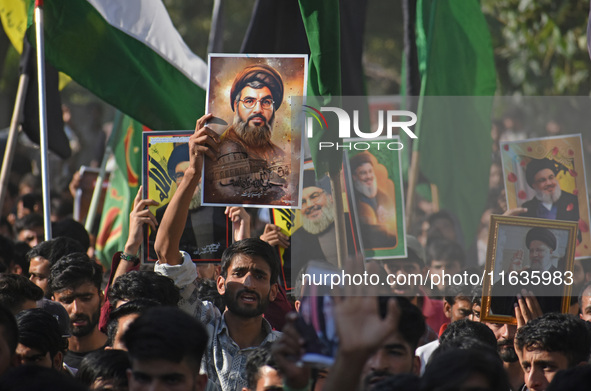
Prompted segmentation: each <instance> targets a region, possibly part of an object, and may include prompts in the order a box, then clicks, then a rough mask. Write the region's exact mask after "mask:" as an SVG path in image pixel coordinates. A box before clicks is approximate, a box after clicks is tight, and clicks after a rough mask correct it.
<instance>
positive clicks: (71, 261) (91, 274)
mask: <svg viewBox="0 0 591 391" xmlns="http://www.w3.org/2000/svg"><path fill="white" fill-rule="evenodd" d="M102 280H103V269H102V268H101V266H99V265H98V264H97V263H96V262H94V261H92V260H91V259H90V258H88V256H87V255H86V254H84V253H73V254H69V255H66V256H65V257H62V258H61V259H60V260H59V261H57V262H56V264H55V265H53V266H52V267H51V273H50V276H49V288H50V289H51V291H52V292H59V291H61V290H64V289H76V288H77V287H79V286H80V285H82V284H84V283H86V282H90V283H92V284H93V285H94V286H95V287H97V289H99V290H100V289H101V283H102Z"/></svg>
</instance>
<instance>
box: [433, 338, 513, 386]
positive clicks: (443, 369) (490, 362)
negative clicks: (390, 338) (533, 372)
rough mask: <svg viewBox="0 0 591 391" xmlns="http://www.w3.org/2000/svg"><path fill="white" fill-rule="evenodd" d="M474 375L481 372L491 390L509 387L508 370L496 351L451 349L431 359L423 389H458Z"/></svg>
mask: <svg viewBox="0 0 591 391" xmlns="http://www.w3.org/2000/svg"><path fill="white" fill-rule="evenodd" d="M474 374H480V375H482V376H483V377H484V378H485V379H486V380H487V381H488V383H489V384H490V388H487V390H490V391H506V390H509V389H510V385H509V379H508V378H507V373H506V372H505V370H504V368H503V362H502V361H501V359H500V358H499V355H498V354H497V352H496V350H494V351H489V350H484V351H480V350H472V349H469V350H463V349H457V348H456V349H450V350H448V351H446V352H443V353H441V354H438V355H436V356H435V357H433V358H432V360H430V361H429V363H428V364H427V366H426V368H425V373H424V374H423V376H422V378H421V391H435V390H455V389H459V387H460V386H461V385H462V384H463V383H464V382H465V381H466V380H468V378H470V377H471V376H473V375H474Z"/></svg>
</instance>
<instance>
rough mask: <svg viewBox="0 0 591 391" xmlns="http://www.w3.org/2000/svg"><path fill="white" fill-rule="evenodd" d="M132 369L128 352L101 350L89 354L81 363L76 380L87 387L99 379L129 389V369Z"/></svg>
mask: <svg viewBox="0 0 591 391" xmlns="http://www.w3.org/2000/svg"><path fill="white" fill-rule="evenodd" d="M130 367H131V365H130V363H129V357H128V356H127V352H125V351H123V350H99V351H96V352H92V353H89V354H87V355H86V356H85V357H84V358H83V359H82V362H81V363H80V367H79V368H78V372H76V379H78V380H79V381H80V382H81V383H82V384H84V385H85V386H87V387H90V386H92V385H93V383H94V382H95V381H96V380H97V379H99V378H100V379H102V380H103V381H104V382H108V383H109V384H110V385H114V386H117V387H118V388H117V389H119V388H121V389H127V373H126V372H127V369H129V368H130Z"/></svg>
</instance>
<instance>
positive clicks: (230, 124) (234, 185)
mask: <svg viewBox="0 0 591 391" xmlns="http://www.w3.org/2000/svg"><path fill="white" fill-rule="evenodd" d="M307 63H308V60H307V56H304V55H297V56H296V55H285V56H279V55H273V56H253V55H248V56H247V55H239V54H232V55H222V54H215V55H213V54H212V55H210V56H209V85H208V89H207V108H206V112H207V113H212V114H213V115H214V116H215V118H214V119H213V120H212V121H210V123H209V124H208V126H209V127H210V128H211V129H213V130H214V131H215V132H216V133H218V134H219V135H220V136H221V143H220V144H219V151H218V154H217V158H216V159H215V160H211V159H209V158H206V159H205V163H204V168H203V172H204V175H203V177H204V182H203V204H204V205H223V206H227V205H236V206H254V207H283V208H299V207H300V186H301V184H300V182H301V181H300V177H301V172H302V164H303V161H302V158H301V155H302V134H303V126H304V120H303V115H302V107H301V105H302V97H303V96H304V95H305V87H306V75H307ZM293 124H295V126H294V125H293ZM300 125H301V126H300Z"/></svg>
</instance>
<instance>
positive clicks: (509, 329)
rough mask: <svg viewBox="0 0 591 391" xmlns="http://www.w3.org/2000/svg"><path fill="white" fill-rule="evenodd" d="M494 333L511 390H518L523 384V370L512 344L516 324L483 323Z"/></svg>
mask: <svg viewBox="0 0 591 391" xmlns="http://www.w3.org/2000/svg"><path fill="white" fill-rule="evenodd" d="M485 324H486V325H487V326H488V327H489V328H490V329H491V330H492V332H493V333H494V334H495V337H496V339H497V351H498V352H499V356H500V357H501V360H503V368H505V372H507V376H508V377H509V382H510V383H511V389H512V390H520V389H521V387H522V386H523V370H522V369H521V365H519V358H518V357H517V353H516V352H515V346H514V344H513V342H514V338H515V332H516V331H517V326H515V325H511V324H501V323H485Z"/></svg>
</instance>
